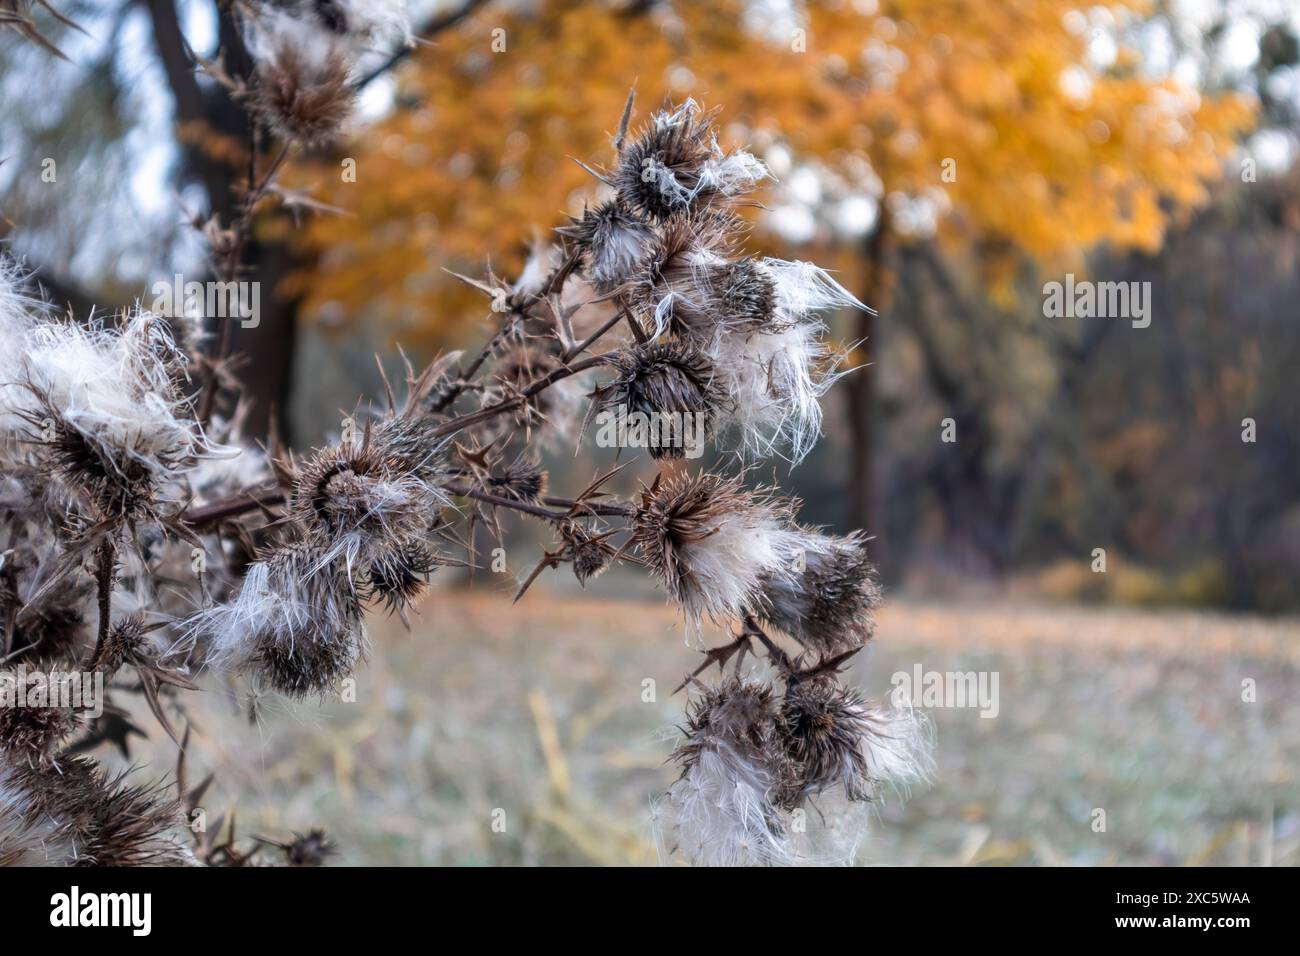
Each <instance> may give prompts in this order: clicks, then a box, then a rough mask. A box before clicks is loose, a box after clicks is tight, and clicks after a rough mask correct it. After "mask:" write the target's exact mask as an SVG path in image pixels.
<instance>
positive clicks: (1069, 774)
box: [137, 589, 1300, 865]
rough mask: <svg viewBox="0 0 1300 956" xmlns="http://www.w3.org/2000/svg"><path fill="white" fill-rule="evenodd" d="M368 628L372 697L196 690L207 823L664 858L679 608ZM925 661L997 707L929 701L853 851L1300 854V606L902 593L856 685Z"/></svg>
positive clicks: (484, 596) (529, 608) (363, 849)
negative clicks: (918, 763) (248, 695)
mask: <svg viewBox="0 0 1300 956" xmlns="http://www.w3.org/2000/svg"><path fill="white" fill-rule="evenodd" d="M372 637H373V639H374V642H375V652H374V654H373V656H372V659H371V661H370V662H369V664H368V665H367V666H366V667H365V668H364V669H362V670H361V671H360V672H359V674H358V683H357V688H356V696H357V699H356V702H355V703H344V702H341V701H333V702H330V703H327V704H325V705H323V706H320V705H317V704H315V703H314V702H309V703H306V704H301V705H288V704H286V703H285V702H284V701H282V700H279V699H265V700H261V701H258V702H256V705H255V706H253V707H252V708H251V714H250V707H249V705H248V702H247V701H243V702H241V703H238V704H237V703H236V702H235V701H234V700H233V699H232V698H231V697H230V696H229V695H227V694H223V692H222V691H221V690H220V689H218V688H212V689H210V691H209V692H208V693H206V694H204V695H201V696H202V698H203V700H202V701H201V703H200V704H199V706H198V707H197V708H196V709H195V710H194V718H195V730H196V732H197V733H198V734H199V735H200V736H199V739H198V740H197V742H196V745H195V746H194V748H193V758H192V759H193V761H194V764H195V771H194V772H195V773H205V772H206V771H208V770H213V771H215V772H216V774H217V784H216V785H215V786H214V788H213V791H212V792H211V795H210V796H209V797H208V799H207V803H208V806H209V808H210V813H211V814H212V815H214V816H215V814H216V813H219V812H224V811H226V810H228V809H229V808H230V806H232V805H234V806H236V807H237V812H238V820H239V827H240V832H241V833H245V834H254V833H258V834H267V835H281V834H284V833H287V832H289V831H294V830H305V829H308V828H309V827H312V826H316V825H322V826H325V827H326V828H327V829H328V830H329V832H330V834H331V836H332V837H333V839H334V840H335V841H336V842H337V843H338V845H339V848H340V854H339V857H338V860H337V862H339V863H343V864H349V863H351V864H396V865H416V864H463V865H476V864H525V865H527V864H542V863H546V864H575V863H600V864H642V863H654V862H656V860H657V856H656V853H655V850H654V847H653V843H652V841H651V839H650V835H649V826H648V822H647V821H648V816H649V812H648V808H649V803H650V800H651V799H652V797H653V796H654V795H656V794H657V793H659V792H660V791H662V790H663V788H664V787H665V786H666V785H667V784H668V783H669V782H670V780H671V777H672V772H671V769H670V768H668V767H666V766H665V765H664V758H665V757H666V755H667V754H668V752H669V750H670V749H671V739H672V735H673V728H674V724H675V723H676V722H677V721H678V720H679V719H680V716H681V710H682V706H683V699H682V697H681V695H678V696H675V697H674V696H673V695H672V691H673V689H674V687H676V686H677V684H678V683H679V682H680V680H681V678H682V677H683V675H684V673H685V672H686V671H688V670H689V669H691V668H693V667H694V666H695V664H696V663H697V660H698V657H697V655H696V654H695V653H694V652H693V651H692V650H691V649H690V648H689V647H687V646H686V644H685V642H684V634H683V631H682V628H681V625H680V623H679V622H678V621H677V619H676V618H675V617H674V615H673V613H672V612H671V611H670V610H669V609H668V608H666V607H665V606H663V605H662V604H661V603H658V602H656V601H646V602H641V601H617V600H601V599H597V598H594V597H590V598H589V597H577V598H574V597H569V596H558V595H553V594H548V593H546V592H544V591H542V590H540V589H539V590H535V591H533V592H530V593H529V594H528V596H527V597H526V598H525V599H524V600H523V601H521V602H520V603H519V604H518V605H513V606H512V605H511V604H510V602H509V600H508V599H506V598H504V597H502V596H500V595H499V594H497V593H489V592H488V590H486V589H484V590H479V591H477V592H471V591H463V590H450V589H448V590H435V591H434V592H433V593H432V594H431V595H430V596H429V598H428V599H427V601H426V602H425V605H424V608H423V613H422V615H421V616H420V618H419V619H418V621H416V622H415V627H414V629H413V630H412V631H411V632H409V633H407V632H405V631H404V630H402V628H401V627H400V625H397V624H396V623H395V622H384V621H382V620H380V621H377V622H375V623H374V625H373V626H372ZM721 638H722V635H720V634H717V633H714V634H706V640H707V641H708V643H710V644H714V643H720V641H721ZM917 664H920V665H921V666H922V667H923V668H924V669H925V670H926V671H962V672H964V671H987V672H995V673H996V674H997V676H998V688H999V711H998V714H997V716H996V717H995V718H992V719H989V718H982V717H981V716H980V715H979V711H978V710H976V709H972V708H964V709H963V708H937V709H934V710H932V711H930V714H931V717H932V719H933V721H934V726H935V730H936V734H937V750H936V758H937V765H938V771H937V775H936V779H935V781H934V783H933V785H932V786H930V787H928V788H924V789H919V790H917V791H916V792H914V793H913V794H912V798H911V800H909V801H908V802H906V803H901V802H900V801H898V800H896V799H892V800H890V801H888V802H887V803H886V804H885V805H884V806H882V807H881V808H880V812H879V815H878V819H877V820H876V822H875V824H874V826H873V827H872V829H871V831H870V834H869V836H868V838H867V839H866V841H865V842H864V843H863V844H862V846H861V849H860V853H859V858H860V859H859V862H862V863H866V864H971V865H976V864H1052V865H1055V864H1071V865H1097V864H1099V865H1115V864H1119V865H1124V864H1180V865H1182V864H1193V865H1195V864H1208V863H1218V864H1229V865H1245V864H1250V865H1255V864H1274V865H1286V864H1289V865H1294V864H1297V863H1300V780H1298V779H1297V772H1296V771H1297V767H1300V622H1296V621H1281V622H1279V621H1269V620H1264V619H1252V618H1234V617H1228V616H1213V615H1206V614H1199V613H1161V614H1149V613H1144V612H1135V611H1112V610H1085V609H1078V608H1059V607H1048V606H1043V607H1032V606H1022V605H1007V604H973V603H972V604H960V605H940V604H929V603H912V602H908V601H904V600H893V601H891V603H890V604H889V605H888V606H887V608H886V609H885V610H884V611H883V612H882V613H881V614H880V627H879V631H878V635H877V639H876V642H875V645H874V646H873V647H872V648H871V649H869V651H868V652H867V653H866V654H864V655H863V656H862V657H861V659H859V661H858V662H857V664H856V665H855V666H854V668H853V674H852V677H853V679H854V680H855V681H856V682H857V683H859V684H860V685H861V686H863V687H864V688H865V689H866V690H867V691H868V692H869V693H870V694H872V695H873V696H884V695H886V694H888V693H889V691H890V690H891V685H890V675H891V674H893V673H894V672H896V671H907V672H909V673H910V672H912V670H913V668H914V666H915V665H917ZM1246 679H1251V680H1253V681H1255V686H1256V694H1257V699H1256V700H1255V702H1246V701H1243V699H1242V697H1243V680H1246ZM649 680H652V681H654V694H653V697H654V699H653V700H651V701H647V700H646V699H645V698H646V697H649V696H651V695H650V694H649V693H648V692H647V690H646V688H647V687H648V686H649V685H647V684H646V683H645V682H646V681H649ZM142 719H143V718H142ZM141 726H150V725H149V724H146V723H142V724H141ZM156 736H157V735H156V734H155V737H156ZM174 752H175V751H174V747H173V746H172V745H170V743H167V744H166V745H165V746H162V745H160V746H159V748H158V750H157V751H156V752H154V753H153V754H152V755H150V754H149V753H148V752H147V748H146V752H145V753H144V754H142V755H137V760H138V759H140V757H143V758H144V759H145V761H146V762H147V765H146V766H143V767H141V768H139V769H138V770H137V773H142V774H152V775H153V776H155V777H156V776H158V775H159V774H160V773H161V772H165V771H167V770H169V769H170V766H171V763H172V761H173V759H174ZM236 796H237V798H238V799H237V802H236ZM1097 809H1102V810H1104V811H1105V824H1106V826H1105V831H1104V832H1097V831H1096V830H1095V829H1094V825H1093V824H1094V819H1095V813H1094V811H1095V810H1097ZM494 821H496V823H497V824H498V825H497V827H496V828H495V829H494V826H493V823H494ZM501 824H504V832H498V831H499V830H501Z"/></svg>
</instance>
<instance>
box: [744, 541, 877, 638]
mask: <svg viewBox="0 0 1300 956" xmlns="http://www.w3.org/2000/svg"><path fill="white" fill-rule="evenodd" d="M787 566H788V567H791V568H793V569H794V570H793V573H787V574H781V575H773V576H772V577H770V578H768V579H765V580H764V582H763V594H764V598H765V601H764V607H763V609H762V611H761V612H760V613H761V616H762V617H763V618H765V619H766V620H767V621H769V622H770V623H771V624H772V625H773V626H774V627H776V628H777V629H778V630H780V631H784V632H785V633H786V634H789V635H790V636H791V637H793V638H794V639H795V640H797V641H798V642H799V643H800V644H802V645H804V647H806V648H808V649H809V650H813V651H817V652H820V653H822V654H825V655H829V654H833V653H838V652H840V651H845V650H848V649H850V648H854V647H860V646H862V645H863V644H865V643H866V642H867V641H868V640H870V639H871V635H872V633H873V631H874V630H875V621H874V620H873V618H872V612H873V611H874V610H875V609H876V608H877V607H878V606H879V605H880V586H879V584H877V582H876V580H875V567H874V566H873V565H872V563H871V561H870V559H869V558H868V557H867V541H866V537H865V536H864V535H862V534H861V533H854V534H851V535H848V536H846V537H829V536H827V535H822V534H818V533H817V532H814V531H806V532H804V533H803V534H802V535H801V536H800V540H799V541H798V542H797V544H796V545H795V551H794V552H792V553H791V554H790V555H788V565H787ZM800 568H802V570H800Z"/></svg>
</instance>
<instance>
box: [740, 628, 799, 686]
mask: <svg viewBox="0 0 1300 956" xmlns="http://www.w3.org/2000/svg"><path fill="white" fill-rule="evenodd" d="M745 634H747V635H749V636H750V637H756V638H758V640H759V642H760V643H761V644H762V645H763V646H764V647H765V648H767V656H768V657H770V658H771V659H772V660H773V661H774V662H775V663H776V665H777V667H779V668H780V669H781V670H782V671H783V672H784V673H786V674H787V675H793V674H794V673H795V670H794V664H793V662H792V661H791V660H790V655H789V654H787V653H786V652H785V651H783V650H781V648H779V647H777V645H776V643H775V642H774V641H773V640H772V639H771V638H770V637H768V636H767V634H766V633H765V632H764V631H763V629H762V628H761V627H759V626H758V622H757V621H755V620H754V616H753V615H752V614H746V615H745Z"/></svg>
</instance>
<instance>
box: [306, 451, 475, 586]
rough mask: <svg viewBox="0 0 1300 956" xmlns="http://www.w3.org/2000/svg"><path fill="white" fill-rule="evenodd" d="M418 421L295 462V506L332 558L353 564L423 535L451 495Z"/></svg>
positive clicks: (313, 537)
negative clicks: (416, 424) (424, 445)
mask: <svg viewBox="0 0 1300 956" xmlns="http://www.w3.org/2000/svg"><path fill="white" fill-rule="evenodd" d="M420 434H421V432H420V431H419V430H417V429H415V428H413V427H385V428H380V429H379V430H378V431H377V432H375V433H373V434H371V435H370V436H368V438H367V439H366V440H363V441H362V442H361V444H360V446H359V447H358V446H357V445H356V444H343V445H337V446H332V447H328V448H324V449H321V450H320V451H318V452H317V453H316V454H315V455H313V456H312V457H311V458H310V459H309V460H308V461H307V462H306V463H304V464H303V465H302V466H301V467H300V468H299V469H298V470H297V476H296V480H295V482H294V492H293V498H292V500H291V502H290V514H291V515H292V516H293V518H294V520H295V522H296V524H297V526H298V528H299V529H300V530H301V531H302V532H304V533H305V534H306V535H308V536H309V537H310V539H311V540H312V542H313V544H314V546H315V547H316V548H317V549H318V550H319V553H320V560H321V561H322V562H323V563H325V564H328V563H330V562H331V561H333V560H334V559H335V558H343V559H344V560H345V562H346V563H347V565H348V566H349V567H353V566H355V565H356V564H358V563H366V562H369V561H373V560H376V559H378V558H379V557H380V556H383V555H387V554H390V553H392V552H393V551H394V549H396V548H399V547H401V546H403V545H404V544H405V543H406V542H409V541H411V540H415V539H418V538H420V537H421V536H422V535H423V534H424V533H425V532H426V531H427V529H428V527H429V523H430V520H431V519H432V517H433V516H434V515H436V513H437V511H438V510H439V509H440V508H442V507H443V506H445V505H446V504H447V503H448V500H449V499H448V498H447V496H446V495H445V494H444V493H443V492H442V490H441V488H440V486H439V485H438V484H437V481H438V480H440V479H441V478H442V467H441V463H440V459H439V458H438V457H437V455H436V453H437V451H438V449H439V447H440V446H438V445H436V444H434V443H432V442H430V443H429V445H428V446H427V451H426V452H425V453H424V454H421V452H420V450H419V444H418V437H419V435H420Z"/></svg>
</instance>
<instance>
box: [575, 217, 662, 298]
mask: <svg viewBox="0 0 1300 956" xmlns="http://www.w3.org/2000/svg"><path fill="white" fill-rule="evenodd" d="M556 232H558V233H559V234H560V235H562V236H566V237H567V238H569V239H572V240H573V242H574V244H575V245H576V246H577V248H578V249H579V250H580V251H581V253H582V255H583V261H584V263H585V266H586V271H587V275H588V276H589V277H590V279H591V283H592V286H593V287H594V288H595V290H596V291H597V292H599V293H601V294H606V293H609V292H611V291H613V290H614V289H616V288H618V287H619V286H621V285H622V284H623V283H625V282H627V281H628V280H629V279H630V278H631V277H632V274H633V273H634V272H635V271H636V268H637V266H638V265H640V263H641V261H642V260H643V259H644V258H645V256H646V254H647V252H648V250H649V246H650V243H651V242H652V241H653V240H654V237H655V233H654V229H653V228H652V227H651V226H650V224H649V223H647V222H646V221H645V220H644V219H642V218H641V217H640V216H638V215H637V214H636V213H634V212H632V211H631V210H630V209H629V208H628V207H627V206H625V205H624V204H623V203H621V202H619V201H618V200H617V199H611V200H608V201H607V202H603V203H601V204H600V205H598V206H596V207H595V208H592V209H587V210H586V211H584V212H583V214H582V217H581V218H580V219H574V220H573V222H572V224H571V225H568V226H564V227H562V228H560V229H557V230H556Z"/></svg>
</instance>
